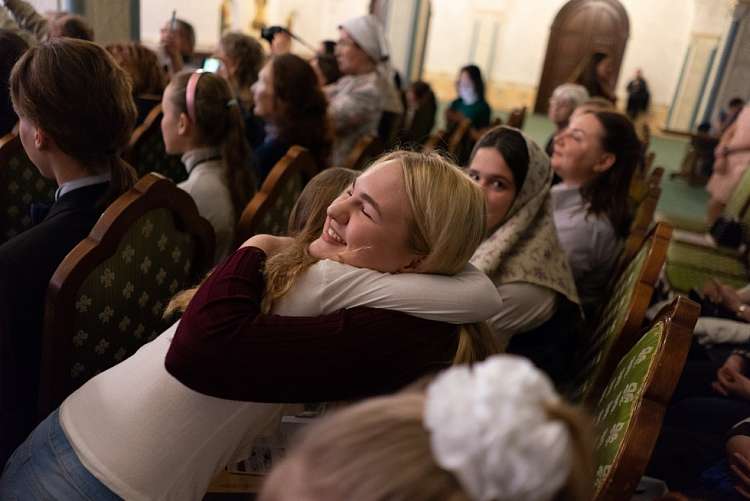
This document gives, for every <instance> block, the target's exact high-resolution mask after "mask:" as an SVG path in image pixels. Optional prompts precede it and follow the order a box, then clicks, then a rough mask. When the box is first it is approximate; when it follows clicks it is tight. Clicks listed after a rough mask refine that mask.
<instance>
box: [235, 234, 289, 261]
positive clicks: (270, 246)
mask: <svg viewBox="0 0 750 501" xmlns="http://www.w3.org/2000/svg"><path fill="white" fill-rule="evenodd" d="M292 241H293V239H292V238H291V237H275V236H273V235H253V236H252V237H250V238H248V239H247V240H245V243H244V244H242V245H241V246H240V248H242V247H257V248H258V249H260V250H262V251H263V252H265V254H266V257H271V256H273V255H274V254H276V253H278V252H279V251H281V250H282V249H284V248H285V247H287V246H289V245H291V243H292Z"/></svg>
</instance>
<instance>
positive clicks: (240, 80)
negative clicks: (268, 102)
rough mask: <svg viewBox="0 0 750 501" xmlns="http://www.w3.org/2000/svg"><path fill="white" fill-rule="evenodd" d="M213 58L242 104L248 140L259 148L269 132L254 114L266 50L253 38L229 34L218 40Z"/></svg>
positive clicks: (219, 73)
mask: <svg viewBox="0 0 750 501" xmlns="http://www.w3.org/2000/svg"><path fill="white" fill-rule="evenodd" d="M213 57H215V58H217V59H219V60H220V61H221V65H220V66H219V69H218V71H217V73H218V75H219V76H221V77H222V78H224V79H225V80H226V81H227V82H228V83H229V87H230V88H231V89H232V92H233V94H234V96H235V98H236V99H237V102H238V103H239V105H240V112H241V113H242V118H243V120H244V121H245V135H246V136H247V141H248V143H250V146H251V147H252V148H257V147H258V146H260V145H261V143H263V139H264V138H265V136H266V131H265V123H264V122H263V120H262V119H261V118H260V117H258V116H256V115H255V113H253V90H252V86H253V84H254V83H255V82H257V81H258V73H260V69H261V68H262V67H263V64H264V63H265V61H266V55H265V53H264V52H263V47H262V46H261V45H260V42H258V40H257V39H255V38H253V37H251V36H250V35H245V34H244V33H239V32H229V33H226V34H224V35H223V36H222V37H221V40H219V45H218V46H217V48H216V51H215V52H214V55H213Z"/></svg>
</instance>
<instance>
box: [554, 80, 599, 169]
mask: <svg viewBox="0 0 750 501" xmlns="http://www.w3.org/2000/svg"><path fill="white" fill-rule="evenodd" d="M588 98H589V93H588V91H587V90H586V87H584V86H583V85H578V84H571V83H564V84H562V85H558V86H557V87H555V90H554V91H553V92H552V96H551V97H550V98H549V108H548V109H547V116H548V117H549V119H550V120H552V123H553V124H555V132H553V133H552V135H551V136H550V137H549V140H548V141H547V145H546V146H545V147H544V151H545V152H546V153H547V155H548V156H550V157H551V156H552V150H553V149H554V146H555V136H556V135H557V134H559V133H560V132H561V131H562V130H563V129H565V128H566V127H567V126H568V121H569V120H570V116H571V115H572V114H573V112H574V111H575V109H576V108H578V106H580V105H582V104H583V103H584V102H586V100H588Z"/></svg>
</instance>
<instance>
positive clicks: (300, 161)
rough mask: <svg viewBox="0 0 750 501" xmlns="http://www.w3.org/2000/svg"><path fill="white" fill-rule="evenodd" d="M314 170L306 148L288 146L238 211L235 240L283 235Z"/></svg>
mask: <svg viewBox="0 0 750 501" xmlns="http://www.w3.org/2000/svg"><path fill="white" fill-rule="evenodd" d="M317 172H318V168H317V166H316V165H315V160H314V159H313V157H312V155H310V152H309V151H307V150H306V149H305V148H303V147H301V146H292V147H291V148H289V151H287V153H286V155H284V157H282V159H281V160H279V161H278V162H277V163H276V165H274V166H273V169H271V172H270V173H269V174H268V177H266V180H265V181H263V185H262V186H261V187H260V190H258V192H257V193H256V194H255V195H254V196H253V198H252V199H251V200H250V202H248V204H247V206H246V207H245V210H243V211H242V215H241V216H240V220H239V223H238V224H237V232H236V233H237V243H238V244H241V243H242V242H244V241H245V240H247V239H248V238H250V237H251V236H253V235H256V234H259V233H265V234H269V235H286V232H287V225H288V223H289V213H290V212H291V210H292V207H294V203H295V202H296V201H297V198H298V197H299V195H300V193H302V190H303V189H304V188H305V185H306V184H307V182H308V181H309V180H310V179H312V178H313V176H315V174H317Z"/></svg>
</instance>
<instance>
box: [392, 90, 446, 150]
mask: <svg viewBox="0 0 750 501" xmlns="http://www.w3.org/2000/svg"><path fill="white" fill-rule="evenodd" d="M436 113H437V99H436V98H435V93H434V92H433V91H432V87H430V84H428V83H427V82H423V81H422V80H417V81H416V82H412V84H411V85H410V86H409V88H408V89H407V91H406V117H405V119H404V128H403V130H402V131H401V136H400V141H401V142H403V143H404V144H413V145H420V144H422V143H424V142H425V140H426V139H427V138H428V137H429V135H430V133H431V132H432V129H433V128H434V127H435V114H436Z"/></svg>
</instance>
